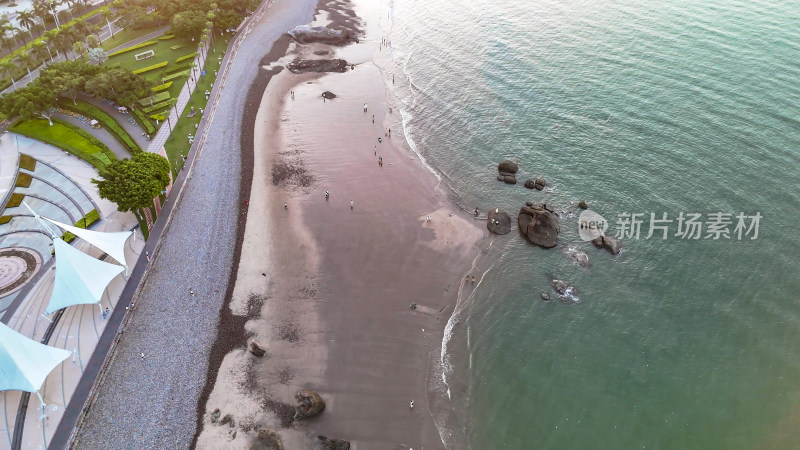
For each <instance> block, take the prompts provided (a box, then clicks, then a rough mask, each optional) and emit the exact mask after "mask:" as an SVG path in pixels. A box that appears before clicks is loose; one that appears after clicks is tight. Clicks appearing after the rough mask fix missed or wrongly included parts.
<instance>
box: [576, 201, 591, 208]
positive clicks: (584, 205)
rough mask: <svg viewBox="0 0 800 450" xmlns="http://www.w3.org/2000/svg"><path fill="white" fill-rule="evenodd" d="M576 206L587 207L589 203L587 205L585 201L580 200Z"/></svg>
mask: <svg viewBox="0 0 800 450" xmlns="http://www.w3.org/2000/svg"><path fill="white" fill-rule="evenodd" d="M578 208H580V209H589V205H587V204H586V202H585V201H583V200H581V201H579V202H578Z"/></svg>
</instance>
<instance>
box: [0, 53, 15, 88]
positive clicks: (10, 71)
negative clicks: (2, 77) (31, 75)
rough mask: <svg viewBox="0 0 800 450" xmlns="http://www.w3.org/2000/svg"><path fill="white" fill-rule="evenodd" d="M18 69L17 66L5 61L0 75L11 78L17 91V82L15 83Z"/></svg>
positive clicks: (0, 68) (1, 66)
mask: <svg viewBox="0 0 800 450" xmlns="http://www.w3.org/2000/svg"><path fill="white" fill-rule="evenodd" d="M16 69H17V65H16V64H14V63H13V62H11V61H8V60H5V61H3V62H2V63H0V73H4V74H6V75H8V77H9V78H11V84H12V85H13V86H14V90H16V89H17V82H16V81H14V71H15V70H16Z"/></svg>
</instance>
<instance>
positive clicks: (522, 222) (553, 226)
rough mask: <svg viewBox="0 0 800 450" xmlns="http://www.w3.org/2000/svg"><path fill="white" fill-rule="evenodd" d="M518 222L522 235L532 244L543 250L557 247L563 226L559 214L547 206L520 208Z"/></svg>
mask: <svg viewBox="0 0 800 450" xmlns="http://www.w3.org/2000/svg"><path fill="white" fill-rule="evenodd" d="M517 222H518V224H519V231H520V233H522V235H523V236H525V237H526V238H527V239H528V241H530V242H531V243H532V244H535V245H538V246H539V247H543V248H552V247H555V246H556V242H557V241H558V233H559V232H560V231H561V225H560V223H559V220H558V214H556V213H554V212H553V211H552V209H548V206H547V205H546V204H544V203H542V204H541V205H539V206H524V207H522V208H520V210H519V217H518V218H517Z"/></svg>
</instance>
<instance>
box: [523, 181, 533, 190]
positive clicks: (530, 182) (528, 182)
mask: <svg viewBox="0 0 800 450" xmlns="http://www.w3.org/2000/svg"><path fill="white" fill-rule="evenodd" d="M524 186H525V187H526V188H528V189H533V188H534V187H536V182H535V181H533V180H530V179H528V180H525V185H524Z"/></svg>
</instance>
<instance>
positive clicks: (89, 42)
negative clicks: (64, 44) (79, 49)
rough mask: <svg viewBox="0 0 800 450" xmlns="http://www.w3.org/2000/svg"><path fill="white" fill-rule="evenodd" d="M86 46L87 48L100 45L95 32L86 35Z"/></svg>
mask: <svg viewBox="0 0 800 450" xmlns="http://www.w3.org/2000/svg"><path fill="white" fill-rule="evenodd" d="M86 46H87V47H89V48H97V47H100V38H99V37H97V35H96V34H90V35H89V36H86Z"/></svg>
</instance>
